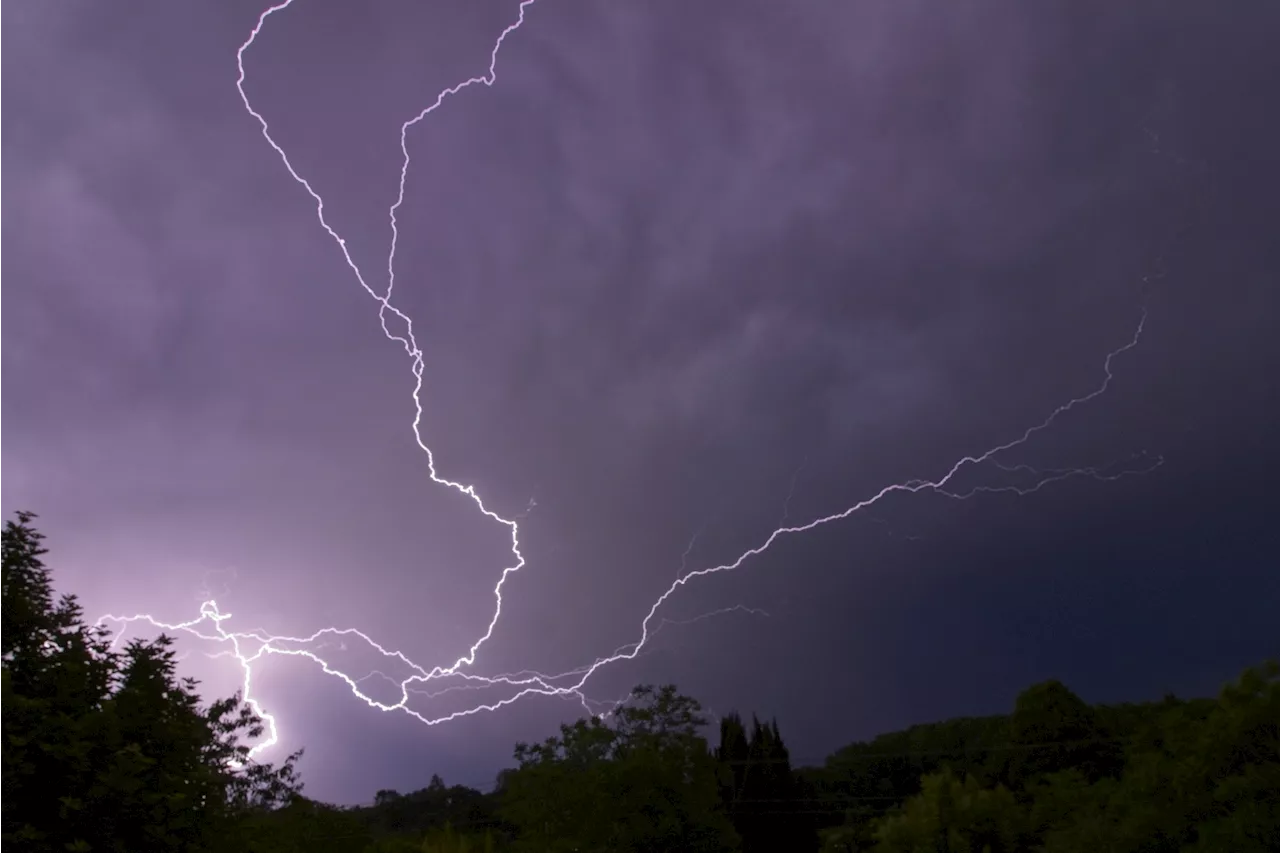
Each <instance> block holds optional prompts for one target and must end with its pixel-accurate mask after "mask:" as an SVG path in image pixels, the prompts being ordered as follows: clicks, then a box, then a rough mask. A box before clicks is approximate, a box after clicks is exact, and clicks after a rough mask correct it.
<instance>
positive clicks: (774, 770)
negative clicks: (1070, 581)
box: [0, 514, 1280, 853]
mask: <svg viewBox="0 0 1280 853" xmlns="http://www.w3.org/2000/svg"><path fill="white" fill-rule="evenodd" d="M30 522H31V516H29V515H25V514H19V515H18V517H17V519H16V521H12V522H9V523H7V524H6V526H5V529H4V548H3V550H4V560H3V562H4V572H3V574H4V611H3V621H2V622H0V628H2V631H3V647H4V657H3V662H4V673H3V674H4V682H3V688H4V693H3V704H2V716H0V721H2V722H3V730H4V731H3V741H4V743H3V756H2V763H0V768H2V771H3V796H2V797H0V809H2V810H3V837H2V838H0V846H3V849H4V850H6V851H11V850H12V851H55V850H56V851H67V850H70V851H82V852H83V851H193V853H221V851H246V852H247V853H293V851H298V853H301V851H307V853H397V851H402V853H409V851H422V852H423V853H432V851H435V853H464V851H473V853H475V852H476V851H497V850H509V851H537V852H538V853H558V851H583V852H584V853H585V852H586V851H595V853H626V851H634V852H635V853H661V852H662V851H672V853H675V851H680V853H701V852H702V851H706V853H733V851H742V853H757V851H759V853H765V851H787V853H792V852H793V853H817V851H831V853H835V851H863V850H876V851H881V853H919V852H920V851H948V852H949V853H961V851H973V853H980V851H989V853H1008V851H1045V853H1059V852H1060V851H1061V852H1062V853H1065V851H1094V850H1096V851H1099V853H1102V851H1107V852H1108V853H1111V852H1112V851H1115V852H1116V853H1119V851H1132V853H1138V851H1142V853H1157V852H1158V851H1170V853H1172V851H1195V853H1209V851H1219V850H1222V851H1242V853H1250V852H1251V851H1275V850H1280V667H1277V666H1276V665H1273V664H1268V665H1264V666H1261V667H1257V668H1253V669H1250V670H1247V671H1246V672H1245V673H1244V674H1243V675H1242V676H1241V677H1240V679H1238V680H1237V681H1235V682H1233V683H1231V684H1229V685H1227V686H1226V687H1225V688H1224V689H1223V691H1222V692H1221V694H1220V695H1219V696H1218V698H1216V699H1197V700H1192V701H1183V700H1179V699H1177V698H1174V697H1171V696H1170V697H1165V698H1164V699H1163V700H1161V701H1158V702H1147V703H1139V704H1124V705H1110V706H1108V705H1089V704H1087V703H1085V702H1083V701H1082V700H1080V699H1079V698H1078V697H1077V696H1075V695H1074V694H1073V693H1072V692H1071V691H1070V690H1068V689H1067V688H1066V687H1065V686H1064V685H1062V684H1061V683H1059V682H1056V681H1048V682H1045V683H1042V684H1037V685H1034V686H1032V687H1030V688H1028V689H1027V690H1025V691H1024V692H1023V693H1022V694H1021V695H1020V696H1019V697H1018V699H1017V701H1016V702H1015V705H1014V708H1013V709H1012V711H1011V713H1009V714H1007V715H1001V716H991V717H982V718H965V719H955V720H948V721H945V722H941V723H935V724H931V725H921V726H913V727H911V728H909V729H906V730H904V731H900V732H893V733H890V734H885V735H881V736H880V737H877V738H875V739H874V740H872V741H869V742H865V743H854V744H851V745H849V746H847V747H844V748H843V749H840V750H838V751H836V752H835V753H834V754H833V755H831V756H830V758H828V759H827V760H826V762H825V763H824V764H823V766H821V767H809V768H793V767H792V764H791V756H790V753H789V750H788V749H787V746H786V743H785V741H784V737H783V733H782V731H781V730H780V728H779V726H778V724H777V722H776V721H770V722H768V723H764V722H762V721H760V720H758V719H755V718H754V717H753V718H752V721H751V723H750V725H747V724H746V723H745V722H744V721H743V719H742V718H741V717H740V716H738V715H737V714H732V715H730V716H728V717H725V718H723V719H722V720H721V721H720V728H719V732H718V737H717V738H716V741H717V742H716V744H715V745H714V747H713V746H712V744H711V743H709V742H708V740H707V739H706V737H705V733H706V732H707V730H708V720H707V719H706V718H705V717H704V716H703V714H702V711H701V707H700V706H699V704H698V702H697V701H696V700H694V699H691V698H689V697H687V696H683V695H681V694H680V693H679V692H678V691H677V690H676V689H675V688H674V687H671V686H666V687H661V688H655V687H649V686H641V687H639V688H637V689H636V690H635V691H634V692H633V694H632V696H631V698H630V699H629V700H628V701H627V702H625V703H623V705H621V706H620V707H619V708H617V709H616V710H615V711H614V712H613V713H612V714H611V715H610V716H609V717H608V718H607V719H601V718H595V719H591V720H579V721H577V722H574V723H573V724H569V725H563V726H561V727H560V730H559V732H558V733H557V734H556V735H553V736H551V737H548V738H547V739H546V740H544V741H542V742H540V743H536V744H523V743H522V744H517V745H516V748H515V759H516V766H515V767H513V768H511V769H508V770H504V771H503V772H502V773H501V774H499V777H498V779H497V781H496V782H495V784H494V786H493V787H492V789H491V790H489V791H484V792H482V791H479V790H476V789H474V788H469V787H465V786H461V785H446V784H445V782H444V781H443V780H442V779H440V777H439V776H432V777H431V779H430V783H429V784H428V785H427V786H426V787H425V788H423V789H421V790H419V791H414V792H411V793H407V794H400V793H398V792H395V791H389V790H383V791H379V792H377V794H376V797H375V799H374V802H373V804H372V805H368V806H363V807H356V808H339V807H335V806H329V805H325V804H323V803H318V802H315V801H312V800H309V799H307V798H306V797H304V796H303V795H302V787H301V783H300V782H299V780H298V779H297V778H296V776H295V775H294V771H293V767H294V762H295V761H296V758H297V756H296V755H295V756H290V757H289V758H288V759H287V760H286V761H285V762H284V764H283V765H281V766H280V767H278V768H277V767H272V766H270V765H263V764H257V763H255V762H253V761H250V760H248V756H247V748H246V747H245V746H244V745H243V743H242V742H241V741H242V739H243V738H246V737H250V738H251V737H254V736H256V734H257V733H258V732H259V729H260V725H261V724H260V722H259V721H257V720H256V719H255V718H254V717H253V715H252V713H251V712H250V710H249V709H248V708H247V707H245V706H244V705H243V704H242V703H240V702H239V701H238V699H237V698H235V697H233V698H231V699H228V700H223V701H221V702H214V703H213V704H211V705H210V706H208V707H207V708H206V707H202V706H201V705H200V704H199V698H198V697H197V696H196V693H195V686H196V685H195V684H194V682H190V681H183V680H181V679H179V678H178V677H177V675H176V671H175V662H174V658H173V654H172V652H171V651H170V642H169V641H168V640H167V639H164V638H161V639H159V640H156V641H153V642H150V643H144V642H140V641H135V642H133V643H131V644H129V645H128V646H127V647H126V648H125V649H123V650H121V651H117V650H114V649H113V648H111V646H110V644H109V642H108V640H109V638H108V637H107V636H106V634H105V633H104V632H102V631H100V630H97V629H94V628H92V627H90V626H87V625H86V624H85V623H84V621H83V617H82V614H81V611H80V609H79V606H78V605H77V604H76V602H75V600H74V598H70V597H67V598H62V599H55V597H54V594H53V588H52V582H51V578H50V574H49V571H48V569H47V568H46V567H45V566H44V564H43V562H42V561H41V556H42V555H43V554H44V550H43V548H42V545H41V538H40V535H39V534H38V533H37V532H36V531H35V530H34V529H33V528H32V527H31V523H30Z"/></svg>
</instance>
